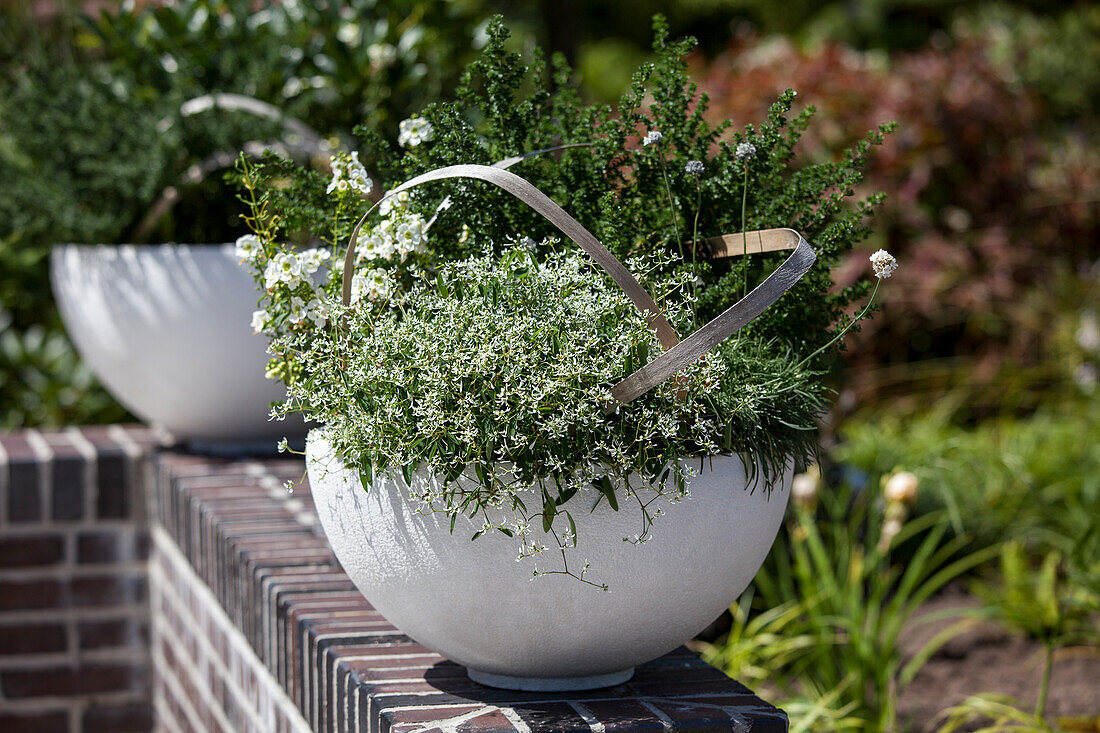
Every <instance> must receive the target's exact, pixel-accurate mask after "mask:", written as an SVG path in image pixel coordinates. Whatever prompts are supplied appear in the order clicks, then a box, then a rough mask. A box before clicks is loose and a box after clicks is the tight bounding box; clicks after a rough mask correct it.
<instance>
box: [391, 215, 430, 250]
mask: <svg viewBox="0 0 1100 733" xmlns="http://www.w3.org/2000/svg"><path fill="white" fill-rule="evenodd" d="M426 226H427V222H426V221H425V220H424V217H422V216H420V215H419V214H414V215H412V216H408V217H405V218H404V219H402V220H401V221H400V223H398V225H397V232H396V235H395V236H394V246H395V249H396V250H397V253H398V254H399V255H401V259H405V258H406V257H408V256H409V255H410V254H412V253H414V252H423V251H424V249H425V248H424V240H425V236H426Z"/></svg>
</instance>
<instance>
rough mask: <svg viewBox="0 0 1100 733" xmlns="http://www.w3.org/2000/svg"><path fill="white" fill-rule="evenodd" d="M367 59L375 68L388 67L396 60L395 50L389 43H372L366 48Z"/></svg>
mask: <svg viewBox="0 0 1100 733" xmlns="http://www.w3.org/2000/svg"><path fill="white" fill-rule="evenodd" d="M367 59H368V60H369V61H370V65H371V66H373V67H375V68H379V67H382V66H389V65H390V64H392V63H393V62H394V61H396V60H397V48H396V47H394V46H393V45H391V44H389V43H372V44H371V45H369V46H367Z"/></svg>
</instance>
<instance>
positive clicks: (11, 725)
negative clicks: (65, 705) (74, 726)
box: [0, 710, 69, 733]
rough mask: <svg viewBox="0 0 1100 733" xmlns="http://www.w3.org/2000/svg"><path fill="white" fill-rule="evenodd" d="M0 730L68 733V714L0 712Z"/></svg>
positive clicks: (22, 732)
mask: <svg viewBox="0 0 1100 733" xmlns="http://www.w3.org/2000/svg"><path fill="white" fill-rule="evenodd" d="M0 730H2V731H4V733H69V713H68V712H66V711H64V710H55V711H51V712H42V713H12V712H7V711H0Z"/></svg>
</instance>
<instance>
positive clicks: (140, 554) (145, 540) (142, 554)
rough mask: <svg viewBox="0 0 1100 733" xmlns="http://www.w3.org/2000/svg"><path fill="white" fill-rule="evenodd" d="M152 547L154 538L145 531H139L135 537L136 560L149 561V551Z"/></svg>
mask: <svg viewBox="0 0 1100 733" xmlns="http://www.w3.org/2000/svg"><path fill="white" fill-rule="evenodd" d="M151 547H152V538H151V537H150V536H149V533H148V532H146V531H145V530H138V532H137V534H135V535H134V558H135V559H136V560H140V561H145V560H148V559H149V550H150V548H151Z"/></svg>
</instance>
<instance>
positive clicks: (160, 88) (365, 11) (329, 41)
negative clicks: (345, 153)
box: [89, 0, 481, 135]
mask: <svg viewBox="0 0 1100 733" xmlns="http://www.w3.org/2000/svg"><path fill="white" fill-rule="evenodd" d="M480 15H481V11H480V4H479V3H477V2H463V3H453V2H444V1H443V0H431V1H430V2H423V1H422V0H416V1H414V0H387V2H379V1H378V0H348V1H346V2H332V3H318V2H295V3H267V4H265V5H264V7H263V8H262V10H257V6H256V4H255V3H253V2H250V0H180V1H179V2H174V3H167V4H161V3H154V4H149V5H147V6H145V7H144V9H142V10H140V11H136V12H129V13H114V12H110V11H103V12H102V13H101V14H100V16H99V17H98V18H97V19H96V20H95V21H94V22H92V23H90V24H89V27H90V31H91V33H90V36H91V37H90V38H89V42H90V43H92V45H93V46H94V47H97V48H99V49H101V50H102V52H103V53H105V55H106V56H107V57H108V58H110V59H112V61H113V63H114V64H115V65H116V66H117V67H119V68H121V69H123V70H124V71H125V72H126V73H128V74H133V75H134V76H135V77H136V78H137V80H138V83H139V84H140V85H142V86H143V87H144V88H145V92H146V93H147V94H149V95H171V96H174V97H175V98H177V99H178V100H179V101H183V100H185V99H189V98H193V97H198V96H200V95H203V94H208V93H211V92H228V93H237V94H244V95H247V96H250V97H254V98H257V99H261V100H263V101H266V102H270V103H272V104H275V105H276V106H278V107H279V109H280V110H282V111H283V113H285V114H287V115H289V116H291V117H294V118H297V119H300V120H303V121H305V122H307V123H308V124H310V125H311V126H313V127H314V128H315V129H317V130H321V131H323V132H325V133H330V134H337V135H347V133H348V132H350V131H351V129H352V128H353V127H355V126H356V125H360V124H363V125H366V126H368V127H370V128H371V129H376V130H384V131H389V134H390V135H393V134H394V132H393V131H395V130H396V127H397V122H398V121H399V120H402V119H404V118H405V117H408V116H409V115H410V114H412V113H413V112H415V111H417V110H418V109H419V108H420V107H421V106H422V105H423V104H424V103H425V101H429V100H432V99H436V98H438V97H439V96H441V95H442V94H443V93H445V92H447V91H449V90H450V89H452V88H453V86H454V83H455V76H456V74H457V70H458V69H460V68H461V66H462V62H463V60H464V59H465V58H466V56H467V55H468V54H469V53H470V52H471V50H470V39H471V38H472V36H473V34H474V31H475V29H476V26H477V24H478V23H479V22H480V20H481V17H480ZM207 124H209V123H207Z"/></svg>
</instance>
